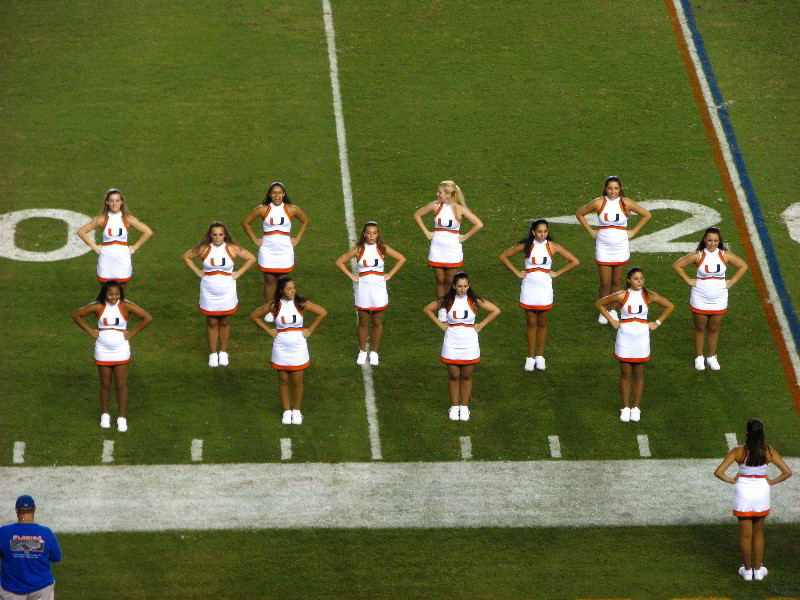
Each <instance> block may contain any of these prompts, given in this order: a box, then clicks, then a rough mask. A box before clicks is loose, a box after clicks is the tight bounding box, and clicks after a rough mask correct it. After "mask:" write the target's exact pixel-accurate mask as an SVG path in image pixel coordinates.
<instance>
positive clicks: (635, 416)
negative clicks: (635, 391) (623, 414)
mask: <svg viewBox="0 0 800 600" xmlns="http://www.w3.org/2000/svg"><path fill="white" fill-rule="evenodd" d="M641 418H642V411H641V410H639V407H638V406H634V407H633V408H632V409H631V421H633V422H634V423H638V422H639V419H641Z"/></svg>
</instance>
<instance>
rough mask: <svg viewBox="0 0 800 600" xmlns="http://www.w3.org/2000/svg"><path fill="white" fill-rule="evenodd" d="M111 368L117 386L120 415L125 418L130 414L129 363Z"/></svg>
mask: <svg viewBox="0 0 800 600" xmlns="http://www.w3.org/2000/svg"><path fill="white" fill-rule="evenodd" d="M111 370H112V372H113V373H114V384H115V385H116V388H117V407H118V408H119V416H120V417H123V418H124V417H126V416H127V414H128V365H115V366H114V367H113V368H112V369H111Z"/></svg>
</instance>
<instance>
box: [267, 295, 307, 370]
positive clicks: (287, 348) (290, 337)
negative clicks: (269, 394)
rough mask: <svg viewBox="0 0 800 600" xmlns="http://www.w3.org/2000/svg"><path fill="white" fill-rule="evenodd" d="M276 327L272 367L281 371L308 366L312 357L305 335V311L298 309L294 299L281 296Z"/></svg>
mask: <svg viewBox="0 0 800 600" xmlns="http://www.w3.org/2000/svg"><path fill="white" fill-rule="evenodd" d="M275 327H277V328H278V335H276V336H275V340H274V341H273V342H272V360H271V361H270V365H271V366H272V368H273V369H277V370H279V371H300V370H302V369H306V368H308V366H309V365H310V364H311V358H310V357H309V355H308V343H307V342H306V338H305V336H304V335H303V313H301V312H300V311H298V310H297V307H296V306H295V305H294V301H293V300H284V299H283V298H281V307H280V310H278V316H277V317H275Z"/></svg>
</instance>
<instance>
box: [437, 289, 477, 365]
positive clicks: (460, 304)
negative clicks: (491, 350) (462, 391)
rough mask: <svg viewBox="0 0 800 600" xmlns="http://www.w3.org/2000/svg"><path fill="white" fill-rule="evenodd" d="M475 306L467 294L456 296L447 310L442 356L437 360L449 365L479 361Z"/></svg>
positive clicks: (472, 363) (469, 363)
mask: <svg viewBox="0 0 800 600" xmlns="http://www.w3.org/2000/svg"><path fill="white" fill-rule="evenodd" d="M476 309H477V307H476V306H475V305H474V304H473V303H472V301H471V300H470V299H469V297H468V296H464V297H463V298H462V297H459V296H456V298H455V301H454V302H453V306H451V307H450V310H448V311H447V325H448V327H447V331H445V332H444V342H443V343H442V356H441V358H440V359H439V360H441V361H442V362H443V363H447V364H449V365H474V364H475V363H479V362H481V349H480V346H479V345H478V333H477V332H476V331H475V311H476Z"/></svg>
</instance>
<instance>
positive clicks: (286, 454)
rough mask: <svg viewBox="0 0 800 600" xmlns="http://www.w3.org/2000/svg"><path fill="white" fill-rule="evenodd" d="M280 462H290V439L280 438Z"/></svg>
mask: <svg viewBox="0 0 800 600" xmlns="http://www.w3.org/2000/svg"><path fill="white" fill-rule="evenodd" d="M281 460H292V440H291V438H281Z"/></svg>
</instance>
